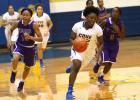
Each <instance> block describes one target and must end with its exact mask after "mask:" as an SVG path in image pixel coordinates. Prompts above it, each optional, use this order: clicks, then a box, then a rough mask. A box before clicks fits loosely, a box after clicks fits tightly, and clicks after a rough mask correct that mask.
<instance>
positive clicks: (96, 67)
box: [93, 63, 100, 73]
mask: <svg viewBox="0 0 140 100" xmlns="http://www.w3.org/2000/svg"><path fill="white" fill-rule="evenodd" d="M99 68H100V64H98V63H96V64H95V65H94V68H93V70H94V73H98V70H99Z"/></svg>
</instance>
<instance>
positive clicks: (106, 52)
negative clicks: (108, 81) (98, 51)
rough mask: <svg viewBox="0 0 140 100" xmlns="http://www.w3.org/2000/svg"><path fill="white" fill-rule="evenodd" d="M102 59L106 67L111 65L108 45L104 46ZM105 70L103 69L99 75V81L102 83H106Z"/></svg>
mask: <svg viewBox="0 0 140 100" xmlns="http://www.w3.org/2000/svg"><path fill="white" fill-rule="evenodd" d="M102 61H103V64H104V66H105V67H106V66H108V65H109V64H108V63H109V62H110V56H109V49H108V48H107V47H104V48H103V51H102ZM104 72H105V71H103V72H102V73H101V75H99V77H98V81H99V82H100V83H105V80H104V75H105V74H106V73H104Z"/></svg>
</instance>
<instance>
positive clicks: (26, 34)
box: [24, 33, 31, 41]
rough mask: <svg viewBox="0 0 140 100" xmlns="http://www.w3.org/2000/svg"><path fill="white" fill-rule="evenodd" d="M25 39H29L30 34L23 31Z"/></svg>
mask: <svg viewBox="0 0 140 100" xmlns="http://www.w3.org/2000/svg"><path fill="white" fill-rule="evenodd" d="M24 39H25V41H28V40H31V36H30V35H29V34H28V33H24Z"/></svg>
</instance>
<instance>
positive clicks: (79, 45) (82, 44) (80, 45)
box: [73, 37, 88, 53]
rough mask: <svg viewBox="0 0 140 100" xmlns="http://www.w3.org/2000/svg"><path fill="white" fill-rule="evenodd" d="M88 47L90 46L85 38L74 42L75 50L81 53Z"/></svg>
mask: <svg viewBox="0 0 140 100" xmlns="http://www.w3.org/2000/svg"><path fill="white" fill-rule="evenodd" d="M87 46H88V44H87V42H86V40H85V39H84V38H80V37H78V38H76V39H75V40H74V41H73V48H74V50H75V51H77V52H79V53H81V52H84V51H85V50H86V49H87Z"/></svg>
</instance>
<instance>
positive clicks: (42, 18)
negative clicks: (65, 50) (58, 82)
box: [32, 4, 53, 68]
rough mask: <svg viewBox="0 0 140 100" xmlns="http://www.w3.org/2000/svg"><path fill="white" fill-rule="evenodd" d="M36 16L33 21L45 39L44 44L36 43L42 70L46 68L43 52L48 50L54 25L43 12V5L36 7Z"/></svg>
mask: <svg viewBox="0 0 140 100" xmlns="http://www.w3.org/2000/svg"><path fill="white" fill-rule="evenodd" d="M35 8H36V14H34V15H33V17H32V19H33V20H34V21H35V22H36V23H37V24H38V25H39V29H40V32H41V35H42V37H43V41H42V42H36V44H37V49H38V50H37V54H38V59H39V61H40V66H41V68H44V67H45V65H44V62H43V52H44V51H45V49H46V46H47V42H48V39H49V36H50V32H49V31H50V29H51V28H52V26H53V23H52V21H51V19H50V17H49V15H48V14H46V13H44V12H43V9H44V8H43V5H41V4H38V5H36V7H35Z"/></svg>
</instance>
